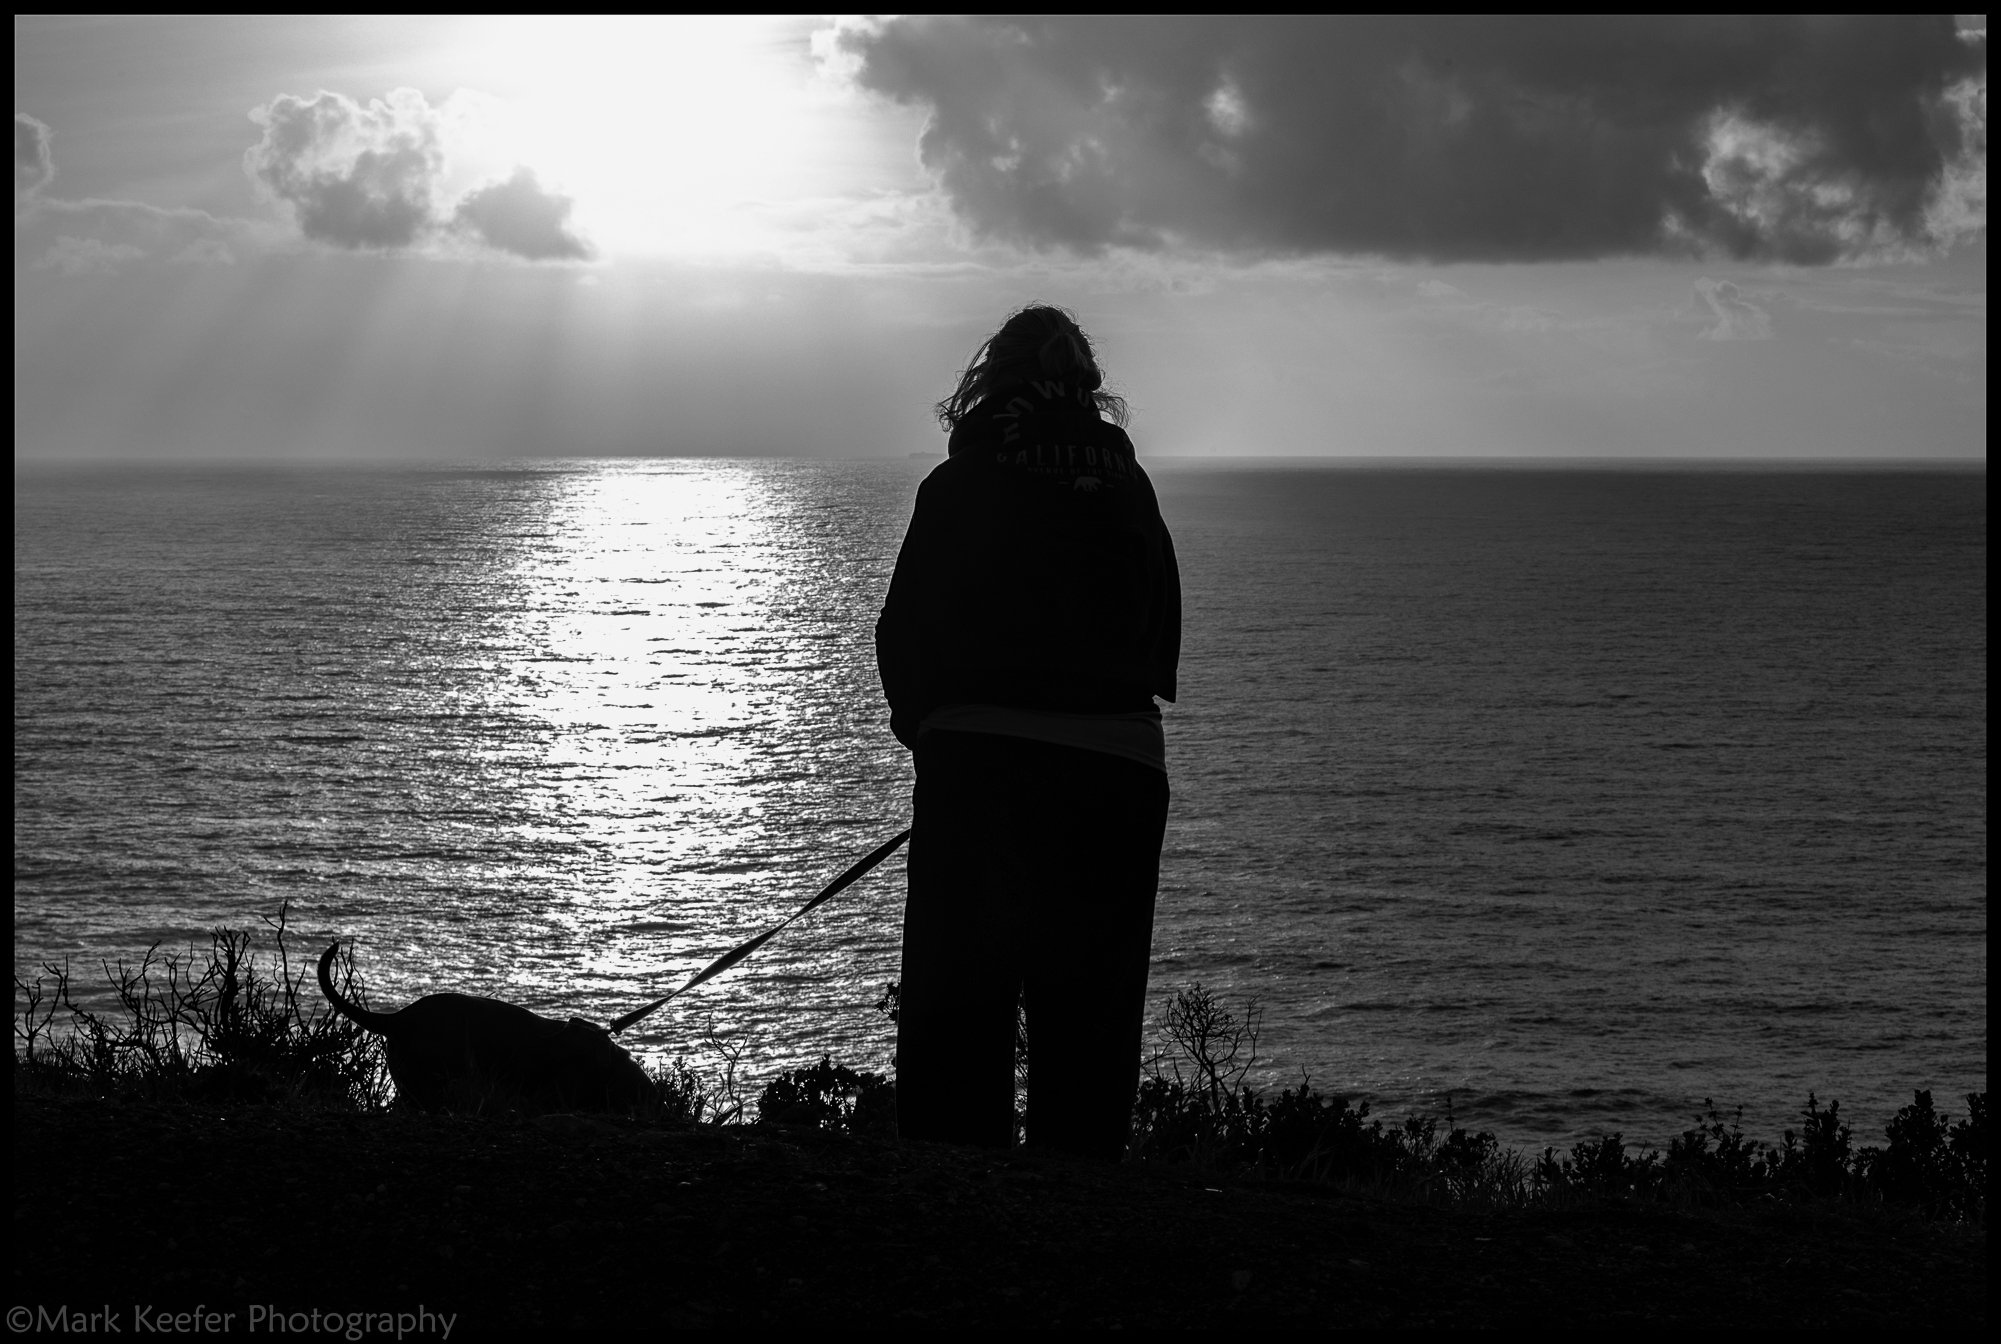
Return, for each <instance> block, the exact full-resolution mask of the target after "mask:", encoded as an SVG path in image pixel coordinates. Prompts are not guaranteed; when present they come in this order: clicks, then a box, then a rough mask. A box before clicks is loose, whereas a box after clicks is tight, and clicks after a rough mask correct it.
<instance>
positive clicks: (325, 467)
mask: <svg viewBox="0 0 2001 1344" xmlns="http://www.w3.org/2000/svg"><path fill="white" fill-rule="evenodd" d="M944 460H945V454H944V453H943V452H942V451H941V452H937V453H928V452H925V453H916V452H913V453H896V454H883V453H878V454H870V455H857V456H841V455H835V454H824V455H802V454H789V453H630V454H617V455H612V456H603V455H598V456H590V457H584V456H578V457H565V456H551V457H525V456H523V457H493V458H482V457H373V456H364V455H354V456H345V457H336V456H312V457H296V458H294V457H284V458H272V457H264V458H259V457H243V456H214V457H174V458H158V457H143V456H88V457H74V458H56V457H27V458H22V457H16V458H15V459H14V474H15V475H16V476H17V477H19V476H25V475H59V474H66V473H71V472H78V473H83V472H92V471H121V470H122V471H159V472H179V471H191V472H194V471H268V472H293V471H296V472H316V471H335V470H360V471H382V472H395V471H411V472H425V471H472V472H485V471H490V472H496V473H499V472H510V471H516V472H519V471H533V472H548V473H557V472H568V471H584V470H588V469H590V468H592V467H601V466H610V465H630V464H635V463H642V462H813V463H820V462H828V463H831V462H876V463H882V462H919V461H931V462H942V461H944ZM1140 460H1141V462H1142V463H1144V464H1146V465H1148V466H1158V467H1161V468H1163V469H1166V470H1181V469H1188V468H1208V469H1216V468H1231V467H1236V468H1243V469H1247V470H1272V469H1282V470H1299V469H1324V470H1351V471H1354V470H1362V471H1368V470H1373V471H1401V470H1410V471H1453V470H1458V471H1599V472H1605V471H1642V472H1644V471H1684V472H1743V471H1754V472H1759V471H1762V472H1842V471H1858V472H1860V471H1867V472H1885V471H1890V472H1895V471H1909V472H1965V473H1984V472H1985V471H1986V470H1987V459H1986V458H1985V457H1984V456H1981V457H1947V456H1940V457H1888V456H1884V457H1709V456H1695V455H1688V456H1670V455H1665V454H1661V455H1635V456H1631V457H1615V456H1587V455H1582V454H1580V455H1564V454H1544V455H1504V454H1493V455H1467V456H1429V455H1422V454H1400V453H1269V454H1258V453H1145V452H1143V453H1141V454H1140Z"/></svg>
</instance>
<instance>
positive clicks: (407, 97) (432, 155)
mask: <svg viewBox="0 0 2001 1344" xmlns="http://www.w3.org/2000/svg"><path fill="white" fill-rule="evenodd" d="M250 117H251V120H253V121H255V122H257V123H258V124H259V125H260V126H262V127H263V128H264V136H263V138H262V139H261V140H259V141H258V142H257V144H255V145H254V146H252V147H251V148H250V149H249V150H248V151H247V152H246V153H245V155H244V160H243V164H244V167H245V168H246V169H247V170H248V171H249V173H250V175H251V176H252V177H253V178H255V179H256V180H257V181H259V182H261V183H263V184H264V185H265V186H266V187H268V188H269V189H270V190H271V192H272V194H273V195H275V196H276V197H277V198H278V199H279V200H281V201H284V202H285V203H287V204H288V205H290V206H291V207H292V209H293V211H294V212H295V213H296V214H297V216H298V220H299V229H300V231H301V232H302V233H304V234H305V235H306V237H308V238H311V239H314V240H315V241H317V242H323V243H332V244H333V245H335V246H336V247H355V248H400V247H409V246H410V245H411V244H413V243H415V242H416V241H417V240H418V238H419V237H421V236H422V235H423V234H424V233H425V232H426V231H427V230H428V229H429V228H430V227H431V223H432V207H431V194H432V187H433V184H434V183H435V181H436V180H437V177H438V175H439V174H440V173H441V172H442V171H443V170H444V152H443V150H442V149H441V148H440V145H439V139H440V137H439V127H438V118H437V114H436V113H435V112H433V111H432V109H431V108H430V106H429V105H428V104H426V103H425V101H424V96H423V95H422V94H420V93H418V92H416V91H415V90H413V89H398V90H396V91H395V92H394V93H392V94H390V95H389V97H388V99H387V100H382V99H376V100H372V101H371V102H370V103H369V104H368V106H367V107H362V106H361V105H360V104H358V103H356V102H354V101H353V100H352V99H349V98H344V97H342V96H341V95H340V94H337V93H326V92H322V93H320V94H319V95H318V96H316V97H315V98H313V99H312V100H311V101H307V100H305V99H301V98H295V97H293V96H292V95H291V94H284V95H282V96H280V97H278V98H275V99H273V100H272V102H271V104H270V106H268V107H260V108H257V109H255V110H254V111H252V112H251V114H250Z"/></svg>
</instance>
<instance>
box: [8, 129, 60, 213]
mask: <svg viewBox="0 0 2001 1344" xmlns="http://www.w3.org/2000/svg"><path fill="white" fill-rule="evenodd" d="M55 175H56V165H55V160H54V159H53V158H52V157H50V154H49V128H48V127H47V126H45V125H43V124H42V123H41V122H39V121H37V120H35V119H34V118H33V117H31V116H29V115H28V114H27V113H25V112H16V113H15V114H14V201H15V204H17V205H18V204H19V203H20V202H21V201H22V200H23V199H24V198H26V197H28V196H32V195H34V194H35V193H36V192H39V191H40V190H41V189H42V188H43V187H46V186H47V185H48V184H49V180H50V179H51V178H53V177H54V176H55Z"/></svg>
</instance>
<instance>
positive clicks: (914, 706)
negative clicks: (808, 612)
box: [875, 479, 941, 750]
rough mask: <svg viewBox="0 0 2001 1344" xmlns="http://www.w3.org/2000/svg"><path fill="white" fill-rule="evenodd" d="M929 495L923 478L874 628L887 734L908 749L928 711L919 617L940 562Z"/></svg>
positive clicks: (927, 654)
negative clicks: (886, 709) (885, 709)
mask: <svg viewBox="0 0 2001 1344" xmlns="http://www.w3.org/2000/svg"><path fill="white" fill-rule="evenodd" d="M934 495H935V492H934V491H933V489H932V487H931V482H930V480H928V479H927V480H926V481H925V483H924V484H923V485H921V486H919V487H918V489H917V503H916V506H915V507H914V508H913V509H912V510H911V514H910V527H909V529H908V530H907V531H906V532H905V533H904V535H903V547H902V549H901V550H899V551H898V552H897V553H896V569H895V572H894V573H892V574H891V575H890V579H889V592H888V593H887V594H886V595H885V596H884V598H883V602H882V615H881V616H879V617H877V618H876V623H875V667H876V673H877V675H879V676H880V677H881V678H882V693H883V697H884V698H885V699H887V700H888V701H889V731H890V732H891V733H893V734H895V736H896V740H897V741H898V742H901V743H902V744H903V745H904V746H906V747H910V748H912V749H913V750H914V749H915V748H916V746H917V725H918V724H920V723H922V722H923V721H924V716H925V715H926V714H928V713H930V712H931V710H932V708H933V706H932V705H931V704H929V703H928V700H929V684H930V681H931V667H930V664H931V662H932V660H933V659H934V658H935V652H934V651H932V650H929V649H927V648H926V647H925V644H926V642H927V641H926V639H925V625H926V620H925V614H926V607H927V605H928V603H927V598H928V596H929V590H930V589H931V588H932V587H933V586H934V583H935V577H936V573H937V566H938V564H939V563H940V560H941V556H940V554H939V545H938V541H939V538H938V529H937V527H936V526H935V524H934V522H933V519H934V516H935V515H936V513H937V511H938V510H937V508H936V502H935V498H934Z"/></svg>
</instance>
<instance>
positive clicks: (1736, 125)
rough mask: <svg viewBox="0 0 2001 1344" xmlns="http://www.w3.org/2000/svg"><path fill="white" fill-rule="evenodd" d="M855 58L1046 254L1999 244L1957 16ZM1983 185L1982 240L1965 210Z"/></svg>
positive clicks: (989, 21)
mask: <svg viewBox="0 0 2001 1344" xmlns="http://www.w3.org/2000/svg"><path fill="white" fill-rule="evenodd" d="M836 45H837V46H838V47H839V48H841V49H843V50H845V51H846V52H847V53H848V54H849V55H850V56H851V57H853V58H854V59H855V60H856V62H857V78H858V79H859V81H860V83H861V84H862V85H863V86H864V87H866V88H869V89H873V90H875V91H877V92H880V93H882V94H886V95H888V96H889V97H891V98H893V99H895V100H897V101H899V102H903V103H910V104H920V105H925V106H928V107H929V108H930V109H931V116H930V118H929V120H928V122H927V123H926V125H925V128H924V131H923V135H922V137H921V139H920V141H919V154H920V156H921V158H922V160H923V162H924V164H925V165H926V166H927V167H928V168H929V169H930V170H931V171H932V172H933V173H934V174H936V175H937V177H938V179H939V182H940V184H941V185H942V186H943V188H944V190H945V191H946V193H947V194H948V195H949V197H950V199H951V200H952V202H953V204H954V206H955V207H956V209H957V210H958V211H959V212H960V214H961V215H962V216H963V217H964V218H965V219H966V220H967V221H968V222H969V223H970V224H971V225H972V226H973V228H974V229H975V230H976V231H978V232H979V233H981V234H982V235H985V236H988V237H993V238H997V239H1002V240H1006V241H1010V242H1014V243H1019V244H1026V245H1029V246H1035V247H1048V246H1063V247H1069V248H1072V249H1076V250H1079V251H1087V252H1088V251H1095V250H1098V249H1101V248H1104V247H1106V246H1115V245H1124V246H1130V247H1138V248H1158V247H1162V246H1166V245H1169V244H1173V243H1186V244H1192V245H1196V246H1205V247H1218V248H1224V249H1229V250H1234V251H1239V252H1245V253H1294V254H1300V253H1319V252H1345V253H1370V254H1380V255H1385V256H1390V257H1397V258H1408V259H1417V258H1423V259H1430V260H1439V261H1451V260H1543V259H1558V258H1588V257H1598V256H1606V255H1613V254H1621V253H1643V252H1674V251H1695V252H1710V253H1722V254H1727V255H1730V256H1734V257H1740V258H1760V259H1778V260H1784V261H1791V262H1802V263H1819V262H1827V261H1832V260H1836V259H1839V258H1843V257H1854V256H1862V255H1868V254H1871V253H1875V252H1880V251H1882V250H1885V249H1888V248H1895V247H1910V246H1931V245H1936V244H1938V243H1940V242H1946V241H1950V239H1951V236H1952V234H1953V233H1954V232H1955V231H1964V230H1968V229H1983V230H1984V228H1985V223H1986V220H1985V207H1984V201H1985V172H1986V163H1985V138H1986V95H1985V80H1986V38H1985V34H1984V32H1983V33H1979V34H1965V35H1962V34H1960V33H1959V32H1957V31H1956V28H1955V25H1954V22H1953V20H1952V19H1951V17H1949V16H1937V17H1902V16H1891V17H1857V16H1833V17H1822V18H1803V17H1796V16H1773V17H1755V16H1738V15H1728V16H1722V17H1712V18H1675V17H1666V18H1635V17H1625V16H1615V17H1600V18H1589V17H1580V16H1573V15H1563V16H1554V17H1548V18H1511V17H1501V16H1484V17H1472V18H1456V19H1441V18H1421V17H1405V16H1394V17H1381V18H1339V17H1321V16H1294V17H1276V18H1264V19H1241V18H1229V17H1194V16H1175V17H1166V18H1155V17H1149V18H1137V17H1120V16H1113V17H1076V16H1059V17H1042V18H935V17H915V18H901V19H893V20H888V21H877V22H867V23H862V24H854V25H849V26H845V27H844V28H843V29H842V30H841V31H840V32H839V33H838V35H837V37H836ZM1975 174H1977V175H1978V192H1977V198H1978V200H1979V202H1980V208H1979V210H1978V211H1977V218H1976V217H1974V216H1971V215H1969V214H1968V212H1967V211H1966V210H1964V209H1959V210H1957V211H1956V212H1955V211H1954V210H1943V211H1942V210H1941V209H1940V207H1939V203H1940V201H1941V199H1942V198H1944V197H1948V196H1951V197H1953V199H1954V200H1956V201H1958V202H1959V203H1960V204H1961V205H1963V204H1964V201H1965V200H1966V199H1968V198H1969V193H1970V191H1971V188H1970V187H1969V185H1968V184H1969V183H1971V182H1972V180H1973V177H1974V175H1975ZM1955 183H1957V184H1958V185H1957V186H1955ZM1955 192H1956V193H1957V194H1956V195H1955Z"/></svg>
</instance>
